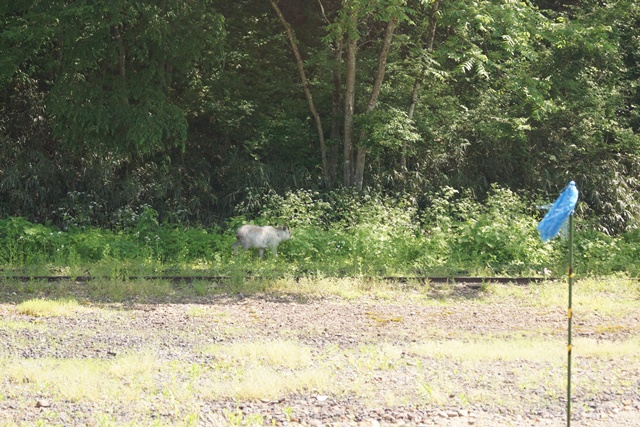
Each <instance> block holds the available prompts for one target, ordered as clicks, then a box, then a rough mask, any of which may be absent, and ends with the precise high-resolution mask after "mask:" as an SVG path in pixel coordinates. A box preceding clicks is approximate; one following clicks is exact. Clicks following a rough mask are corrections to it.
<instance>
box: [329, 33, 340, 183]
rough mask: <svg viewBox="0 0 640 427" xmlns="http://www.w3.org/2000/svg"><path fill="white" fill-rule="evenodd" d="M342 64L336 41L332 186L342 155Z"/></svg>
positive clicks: (330, 172)
mask: <svg viewBox="0 0 640 427" xmlns="http://www.w3.org/2000/svg"><path fill="white" fill-rule="evenodd" d="M341 63H342V41H341V40H339V41H336V42H335V45H334V51H333V96H332V103H331V134H330V138H331V141H332V142H333V145H331V148H330V150H329V180H330V184H332V185H333V183H335V182H336V179H337V177H338V155H339V154H340V144H338V141H339V140H340V120H339V118H340V102H341V101H342V97H341V96H340V95H341V93H342V78H341V76H342V73H341V71H340V68H341V67H340V65H341Z"/></svg>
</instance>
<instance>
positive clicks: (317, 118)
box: [270, 0, 330, 186]
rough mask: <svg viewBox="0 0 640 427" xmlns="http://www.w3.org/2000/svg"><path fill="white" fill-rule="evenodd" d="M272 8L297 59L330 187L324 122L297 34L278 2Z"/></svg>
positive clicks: (327, 182)
mask: <svg viewBox="0 0 640 427" xmlns="http://www.w3.org/2000/svg"><path fill="white" fill-rule="evenodd" d="M270 2H271V6H273V9H274V10H275V11H276V14H277V15H278V18H279V19H280V22H282V25H283V26H284V28H285V31H286V32H287V37H288V38H289V44H290V45H291V50H292V51H293V55H294V56H295V59H296V67H297V68H298V74H299V75H300V80H301V81H302V88H303V89H304V94H305V96H306V98H307V104H309V110H310V111H311V115H312V116H313V119H314V121H315V123H316V129H317V131H318V138H319V140H320V155H321V158H322V177H323V179H324V181H325V185H326V186H329V182H330V177H329V164H328V162H327V146H326V144H325V140H324V130H323V128H322V120H321V119H320V114H318V111H317V110H316V106H315V103H314V102H313V96H312V95H311V89H310V88H309V80H308V79H307V74H306V73H305V71H304V63H303V62H302V56H301V55H300V51H299V50H298V43H297V41H296V38H295V34H294V33H293V29H292V28H291V26H290V25H289V23H288V22H287V20H286V19H285V18H284V15H283V14H282V11H281V10H280V8H279V7H278V3H277V0H270Z"/></svg>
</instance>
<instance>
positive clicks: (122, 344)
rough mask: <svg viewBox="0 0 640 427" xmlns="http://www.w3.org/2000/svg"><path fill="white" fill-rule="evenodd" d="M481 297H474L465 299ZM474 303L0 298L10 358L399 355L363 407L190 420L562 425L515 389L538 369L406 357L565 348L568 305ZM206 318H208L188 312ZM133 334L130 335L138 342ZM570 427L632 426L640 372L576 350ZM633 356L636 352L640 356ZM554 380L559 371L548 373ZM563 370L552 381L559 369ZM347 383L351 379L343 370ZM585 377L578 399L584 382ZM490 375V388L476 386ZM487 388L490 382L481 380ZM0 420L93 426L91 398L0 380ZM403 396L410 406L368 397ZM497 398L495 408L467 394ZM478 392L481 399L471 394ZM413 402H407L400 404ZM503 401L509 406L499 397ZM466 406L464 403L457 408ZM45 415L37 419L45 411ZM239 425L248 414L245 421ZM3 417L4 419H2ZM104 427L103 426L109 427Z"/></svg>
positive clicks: (220, 406)
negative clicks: (528, 343)
mask: <svg viewBox="0 0 640 427" xmlns="http://www.w3.org/2000/svg"><path fill="white" fill-rule="evenodd" d="M472 292H475V291H472ZM473 299H474V295H473V294H469V295H468V298H464V297H463V298H459V299H456V300H454V301H448V302H446V303H443V304H436V303H434V304H424V303H413V302H412V300H411V298H402V299H399V300H392V301H389V300H384V301H381V300H377V299H375V298H372V297H362V298H356V299H352V300H345V299H341V298H338V297H326V298H321V299H320V298H319V299H314V298H302V299H301V298H298V297H287V296H278V297H274V296H268V295H253V296H246V297H245V296H242V295H239V296H233V297H228V296H210V297H203V298H201V300H200V301H190V302H187V303H158V304H137V303H130V304H99V303H94V304H93V305H92V306H90V307H89V308H90V310H88V311H86V312H84V311H83V312H79V313H77V314H75V315H74V316H67V317H64V316H62V317H45V318H33V317H31V316H27V315H23V314H19V313H18V312H17V311H16V304H15V302H4V303H0V319H1V320H3V321H4V322H5V323H4V324H3V325H4V326H2V327H0V342H1V343H2V347H3V349H2V352H1V353H0V363H2V361H3V360H4V361H5V363H6V361H7V360H29V359H38V358H54V359H55V358H58V359H81V358H98V359H113V358H114V357H117V356H118V355H120V354H123V353H126V352H131V351H136V350H137V349H143V348H149V347H150V346H151V347H153V348H154V349H155V350H156V351H157V353H158V354H159V357H161V358H162V359H163V360H166V361H167V363H169V362H171V361H173V360H180V361H193V362H197V363H203V364H206V363H209V361H207V360H204V359H203V356H202V355H201V354H199V353H198V351H196V349H198V348H201V346H202V344H203V343H205V344H206V343H228V342H243V341H252V340H254V341H255V340H260V341H265V340H278V339H282V337H283V336H286V337H287V338H288V339H293V340H295V341H297V342H299V343H301V344H304V345H305V346H308V347H311V348H312V349H317V350H318V351H319V352H320V351H322V349H326V348H327V347H328V346H332V348H337V349H350V348H358V347H362V346H367V345H374V346H375V345H381V344H385V345H391V346H394V347H395V348H398V347H399V348H402V349H405V348H406V351H405V350H403V351H402V355H401V356H402V358H403V359H402V360H403V366H402V367H399V368H398V369H387V370H384V371H380V372H377V373H375V375H372V376H371V378H370V379H369V380H367V381H370V387H371V390H372V393H371V394H370V395H369V396H368V397H367V398H366V399H365V398H363V397H360V396H357V395H349V394H346V395H345V394H335V395H332V394H326V395H325V394H322V393H321V392H317V391H314V390H310V391H306V392H304V393H293V394H288V395H285V396H281V397H279V398H277V399H251V400H247V401H237V400H234V399H220V400H206V399H203V400H202V401H199V402H197V404H198V405H199V416H198V419H197V420H196V421H195V422H194V424H195V425H202V426H209V425H213V426H217V425H232V424H242V421H238V420H237V419H236V420H235V421H234V420H232V419H230V418H229V413H230V411H233V412H234V413H236V414H240V413H243V414H258V415H260V416H261V417H262V419H263V420H264V423H265V425H291V426H299V425H303V426H325V425H332V426H379V425H380V426H434V425H438V426H451V427H453V426H487V427H493V426H498V427H500V426H562V425H566V394H565V393H566V392H565V391H564V390H563V389H560V390H557V391H554V393H551V392H550V391H549V390H546V389H545V388H544V387H543V386H541V387H538V388H536V387H521V386H517V384H515V381H514V380H513V378H515V377H514V375H515V374H516V373H517V374H521V372H520V371H523V370H530V371H532V373H533V372H534V371H536V370H540V369H547V368H546V367H545V364H544V363H543V362H541V363H535V362H529V361H527V360H520V361H518V360H515V361H503V360H487V362H486V363H484V364H483V365H482V366H478V365H472V366H467V365H465V364H464V363H460V362H459V361H456V360H449V359H447V358H446V357H439V358H430V357H425V356H424V355H419V354H414V353H412V351H411V349H410V348H411V347H410V345H411V344H419V343H420V342H424V341H429V342H432V341H433V340H450V339H462V340H464V339H465V337H470V336H472V337H482V336H486V337H502V338H503V339H509V337H510V336H514V337H515V336H516V335H515V334H516V332H517V334H520V335H518V336H524V337H527V336H530V337H537V338H540V337H541V338H542V339H545V337H548V339H550V340H551V339H554V340H561V339H562V337H566V323H567V321H566V313H565V311H564V310H563V309H561V308H558V309H540V308H539V307H522V306H519V305H518V304H517V302H516V301H505V302H502V303H496V304H481V303H476V302H474V300H473ZM197 310H204V312H205V313H208V314H207V315H194V313H196V312H197ZM10 322H37V323H38V324H39V325H42V324H44V325H46V326H47V327H46V328H33V329H32V328H21V327H8V326H7V325H8V324H9V323H10ZM609 323H610V324H613V325H615V328H613V327H609V328H603V327H602V325H603V324H608V323H607V318H606V317H602V316H599V315H597V314H592V315H590V316H588V317H577V318H576V319H575V329H574V337H575V339H576V341H577V343H579V340H580V338H581V337H585V338H592V339H597V340H599V341H602V342H614V343H615V342H617V341H624V340H626V339H628V338H630V337H632V336H633V335H637V334H638V332H639V331H640V318H639V316H638V315H635V316H627V317H626V318H625V319H619V318H616V319H613V320H611V322H609ZM133 332H135V333H133ZM575 353H576V356H575V362H574V363H575V371H574V375H575V384H576V385H575V390H574V392H573V399H572V400H573V402H574V403H573V405H574V406H573V419H572V423H571V424H572V425H574V426H593V427H605V426H612V427H613V426H616V427H617V426H622V427H631V426H640V394H639V390H640V372H639V365H640V364H639V363H638V362H637V361H636V362H635V363H633V364H631V365H629V362H628V360H625V359H624V358H617V357H611V358H609V359H607V358H604V359H603V360H602V362H601V363H599V364H597V363H594V364H592V363H590V362H589V363H587V362H585V361H581V360H580V358H579V355H578V354H579V351H578V350H577V349H576V350H575ZM636 354H637V353H636ZM417 366H419V367H420V369H421V370H422V372H425V371H426V372H434V373H437V372H446V373H447V376H446V378H447V379H446V381H448V387H446V389H447V390H450V391H451V390H452V392H451V394H450V395H446V396H444V399H440V400H439V401H437V402H434V401H433V399H426V398H425V397H424V395H422V396H421V395H420V394H419V393H415V392H413V394H412V392H411V391H410V389H411V387H410V384H412V380H413V378H412V376H413V375H415V372H417V371H416V369H418V368H417ZM556 371H558V369H557V368H556ZM555 374H556V375H558V373H557V372H556V373H555ZM344 375H357V373H354V372H344ZM587 377H588V378H590V379H591V381H592V384H593V385H594V386H593V387H594V388H593V390H591V391H589V390H585V389H584V387H583V385H582V384H583V383H584V382H581V378H587ZM483 379H484V380H483ZM483 381H487V383H486V384H483ZM0 387H1V388H4V390H1V391H0V425H64V426H71V425H99V424H98V423H96V421H95V417H94V415H95V413H96V412H97V411H101V410H104V408H103V407H101V406H100V404H99V403H95V402H94V403H86V402H85V403H83V402H78V401H75V402H73V401H64V400H55V399H51V398H47V397H46V396H42V395H39V394H37V393H35V394H28V395H25V394H21V393H22V392H21V391H20V390H22V389H21V388H20V387H13V385H12V383H11V381H10V380H9V379H7V378H6V377H4V378H3V374H2V373H0ZM394 392H397V394H398V395H402V396H404V397H405V398H404V399H405V400H404V401H402V400H401V401H391V402H389V401H388V399H387V401H385V399H382V398H380V399H378V400H377V399H376V395H378V394H379V395H380V396H382V395H387V394H389V393H394ZM463 392H464V393H466V396H477V395H480V393H482V392H485V394H486V393H489V394H490V393H492V392H493V393H495V395H496V400H495V401H491V399H486V398H485V399H482V400H478V401H476V400H475V399H469V398H467V399H462V396H463V395H464V393H463ZM474 393H475V394H474ZM407 396H409V398H407ZM505 396H508V397H509V398H508V399H506V398H505ZM465 400H466V401H465ZM163 409H166V408H162V407H154V406H150V409H149V418H148V425H174V424H179V423H178V422H177V420H176V419H174V418H172V415H171V414H172V413H173V412H171V411H166V410H163ZM44 412H46V413H47V414H49V415H47V417H48V418H46V419H45V420H46V421H45V422H44V423H43V421H42V420H43V418H42V416H43V413H44ZM111 419H115V420H117V422H115V424H121V425H131V423H132V421H130V420H131V414H129V413H128V411H127V408H113V409H112V412H111ZM245 419H246V418H245ZM2 420H5V421H2ZM109 425H111V424H109Z"/></svg>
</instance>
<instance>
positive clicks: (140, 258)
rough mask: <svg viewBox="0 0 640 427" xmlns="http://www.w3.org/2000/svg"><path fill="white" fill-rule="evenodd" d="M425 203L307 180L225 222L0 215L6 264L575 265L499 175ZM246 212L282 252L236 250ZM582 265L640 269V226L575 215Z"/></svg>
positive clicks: (353, 271) (336, 271) (448, 269)
mask: <svg viewBox="0 0 640 427" xmlns="http://www.w3.org/2000/svg"><path fill="white" fill-rule="evenodd" d="M425 199H426V200H428V202H427V203H426V204H425V205H424V206H419V205H418V203H417V202H416V201H415V200H412V199H410V198H406V197H391V196H382V195H376V194H370V195H366V194H357V193H353V192H350V191H335V192H330V193H326V194H320V193H317V192H309V191H300V192H294V193H287V194H285V195H283V196H278V195H268V196H265V197H263V200H262V201H261V205H262V206H264V208H263V211H262V212H261V213H260V214H259V215H258V216H254V217H253V218H252V220H251V221H248V219H247V217H246V216H244V215H241V216H237V217H233V218H229V219H228V221H227V225H226V227H225V228H217V227H215V228H211V229H206V228H203V227H193V226H190V227H186V226H180V225H176V224H166V223H165V224H162V223H160V222H159V219H158V213H157V212H156V211H155V210H153V209H151V208H150V207H146V208H145V210H143V211H141V212H140V213H139V214H136V215H135V217H132V218H131V219H132V221H131V222H129V224H128V225H124V224H121V226H119V227H118V228H117V229H116V230H108V229H99V228H90V227H84V228H80V227H75V228H70V229H67V230H59V229H56V228H54V227H51V226H47V225H41V224H32V223H30V222H28V221H26V220H24V219H22V218H7V219H4V220H0V264H1V265H2V266H5V267H6V268H9V269H21V270H23V271H24V270H25V269H31V270H38V269H39V271H40V270H47V271H62V270H64V269H69V268H75V269H76V270H78V271H82V272H83V274H86V272H93V273H94V274H96V273H99V274H101V275H107V276H112V277H122V276H124V275H127V274H145V273H146V274H148V273H153V274H159V273H165V272H170V273H174V274H178V273H184V274H191V273H196V274H226V275H231V276H233V277H238V278H239V279H240V280H242V278H243V277H245V276H246V275H248V274H249V275H259V276H265V277H268V276H271V275H324V276H345V275H406V276H411V275H452V274H479V275H531V274H540V273H541V272H542V271H544V270H547V269H550V270H552V271H553V272H554V273H555V274H556V275H557V276H562V275H563V274H564V273H565V272H566V266H567V262H566V261H567V259H566V258H567V247H566V240H565V239H562V238H557V239H554V240H552V241H551V242H547V243H543V242H542V241H541V240H540V238H539V237H538V233H537V231H536V225H537V223H538V221H539V219H540V218H539V217H540V213H538V212H536V211H534V210H533V209H532V206H533V204H532V203H529V202H528V201H527V200H526V199H524V198H523V197H521V196H519V195H518V194H516V193H514V192H512V191H510V190H507V189H504V188H500V187H493V188H492V191H491V192H490V193H489V194H488V196H487V198H486V200H485V201H484V202H483V203H480V202H478V201H476V200H475V199H474V198H473V197H472V196H471V195H470V194H467V193H464V192H463V193H460V192H458V191H457V190H455V189H452V188H449V187H445V188H443V189H442V190H440V191H438V192H436V193H434V194H430V195H427V197H426V198H425ZM247 222H255V223H257V224H278V223H279V224H288V225H289V226H290V227H291V229H292V238H291V240H289V241H286V242H283V243H282V245H281V246H280V250H279V254H280V257H279V258H277V259H276V258H274V257H272V256H270V255H267V256H266V257H265V259H264V260H258V259H257V258H256V257H255V256H254V255H253V254H252V253H248V254H244V255H242V256H238V257H234V256H233V255H232V250H231V245H232V243H233V241H234V240H235V230H236V228H237V227H239V226H240V225H242V224H244V223H247ZM576 224H577V227H576V228H577V230H576V232H575V236H576V237H575V250H574V256H575V270H576V271H577V272H578V274H583V275H604V274H611V273H622V274H630V275H635V274H638V267H636V266H637V265H639V264H640V249H638V248H639V247H640V231H638V230H632V231H629V232H627V233H625V234H622V235H621V236H617V237H614V236H608V235H606V234H604V233H602V232H599V231H594V230H592V229H590V228H589V226H588V224H589V223H588V221H581V220H580V219H578V220H577V221H576Z"/></svg>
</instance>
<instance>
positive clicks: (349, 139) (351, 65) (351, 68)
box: [343, 12, 358, 187]
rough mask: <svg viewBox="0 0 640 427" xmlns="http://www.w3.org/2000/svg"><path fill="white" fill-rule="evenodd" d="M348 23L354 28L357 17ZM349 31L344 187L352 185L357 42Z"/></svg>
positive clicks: (351, 16) (354, 16)
mask: <svg viewBox="0 0 640 427" xmlns="http://www.w3.org/2000/svg"><path fill="white" fill-rule="evenodd" d="M349 19H350V23H349V25H353V27H354V28H355V26H356V24H357V16H356V13H355V12H352V13H351V15H350V16H349ZM350 33H351V31H347V57H346V79H345V86H346V88H345V96H344V139H343V149H344V171H343V174H344V176H343V183H344V186H345V187H351V186H352V185H353V182H354V181H353V151H354V150H353V115H354V106H355V99H356V51H357V48H358V46H357V41H356V40H355V39H354V37H353V35H352V34H350Z"/></svg>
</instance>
